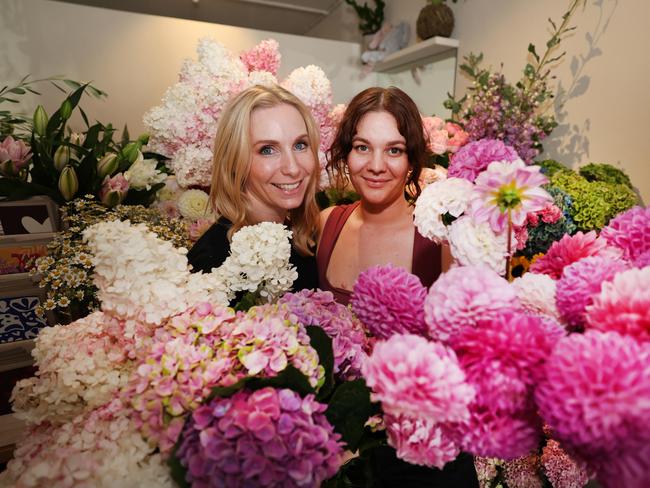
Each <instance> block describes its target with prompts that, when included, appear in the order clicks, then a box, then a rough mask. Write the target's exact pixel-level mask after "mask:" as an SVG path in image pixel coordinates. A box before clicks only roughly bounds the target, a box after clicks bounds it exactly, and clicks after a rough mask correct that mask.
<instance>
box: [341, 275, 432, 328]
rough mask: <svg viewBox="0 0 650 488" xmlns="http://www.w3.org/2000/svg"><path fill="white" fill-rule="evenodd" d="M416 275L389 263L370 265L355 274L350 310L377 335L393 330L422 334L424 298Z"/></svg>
mask: <svg viewBox="0 0 650 488" xmlns="http://www.w3.org/2000/svg"><path fill="white" fill-rule="evenodd" d="M426 296H427V289H426V287H424V286H423V285H422V283H421V282H420V279H419V278H418V277H417V276H415V275H412V274H411V273H409V272H408V271H406V270H405V269H403V268H399V267H395V266H392V265H390V264H388V265H386V266H373V267H372V268H369V269H367V270H366V271H364V272H363V273H361V274H360V275H359V277H358V278H357V281H356V282H355V284H354V288H353V291H352V299H351V300H350V303H351V304H352V310H354V313H355V314H356V315H357V317H359V319H360V320H361V322H363V323H364V325H365V326H366V327H367V328H368V330H369V331H370V333H371V334H372V335H374V336H376V337H378V338H380V339H387V338H389V337H390V336H391V335H393V334H408V333H412V334H418V335H424V334H425V332H426V324H425V323H424V310H423V306H424V299H425V298H426Z"/></svg>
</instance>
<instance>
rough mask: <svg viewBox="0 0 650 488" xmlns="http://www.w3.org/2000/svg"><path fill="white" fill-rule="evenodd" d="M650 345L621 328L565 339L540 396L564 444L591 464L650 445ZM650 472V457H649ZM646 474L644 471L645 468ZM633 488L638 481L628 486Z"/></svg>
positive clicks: (646, 464) (547, 369)
mask: <svg viewBox="0 0 650 488" xmlns="http://www.w3.org/2000/svg"><path fill="white" fill-rule="evenodd" d="M648 364H650V344H647V343H646V344H642V343H639V342H637V341H635V340H634V338H632V337H626V336H621V335H619V334H617V333H615V332H605V333H603V332H595V331H588V332H586V333H585V334H572V335H569V336H567V337H565V338H563V339H561V340H560V342H559V343H558V345H557V346H556V348H555V349H554V351H553V353H552V354H551V356H550V358H549V359H548V361H547V363H546V365H545V366H544V368H543V373H544V375H543V378H542V379H541V380H540V382H539V384H538V386H537V389H536V392H535V399H536V402H537V405H538V408H539V412H540V414H541V415H542V417H543V418H544V420H545V422H546V423H547V424H548V426H549V427H550V428H551V430H552V431H553V436H554V437H555V438H556V439H557V440H558V441H559V442H561V443H562V445H563V447H564V448H565V449H567V451H569V452H570V453H572V454H575V455H577V456H578V457H579V458H580V459H581V460H583V461H585V462H587V464H589V465H590V466H591V467H594V468H597V469H598V465H599V463H602V462H606V463H608V464H609V463H616V462H617V460H618V459H619V458H620V457H623V456H625V453H629V452H633V451H635V450H638V449H639V448H640V447H643V446H646V447H647V446H648V445H649V443H650V424H649V423H648V418H649V416H650V402H648V399H649V398H650V368H649V367H648ZM643 463H644V466H643V467H644V469H645V473H647V472H648V471H650V456H648V457H646V458H645V460H644V461H643ZM642 472H643V471H642ZM625 486H632V485H627V484H626V485H625Z"/></svg>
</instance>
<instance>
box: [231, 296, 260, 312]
mask: <svg viewBox="0 0 650 488" xmlns="http://www.w3.org/2000/svg"><path fill="white" fill-rule="evenodd" d="M257 298H258V297H257V293H255V292H252V291H249V292H246V294H245V295H244V296H243V297H242V298H241V300H239V301H238V302H237V304H236V305H235V306H234V307H233V308H234V309H235V310H236V311H238V312H247V311H248V310H249V309H250V308H251V307H254V306H255V302H256V301H257Z"/></svg>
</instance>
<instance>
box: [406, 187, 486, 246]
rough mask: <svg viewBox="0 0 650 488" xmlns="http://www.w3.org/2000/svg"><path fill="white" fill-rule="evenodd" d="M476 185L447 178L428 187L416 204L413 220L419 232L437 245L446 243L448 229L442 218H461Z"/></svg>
mask: <svg viewBox="0 0 650 488" xmlns="http://www.w3.org/2000/svg"><path fill="white" fill-rule="evenodd" d="M473 188H474V185H473V184H472V183H471V182H469V181H467V180H465V179H462V178H447V179H444V180H439V181H434V182H433V183H431V184H430V185H428V186H427V187H426V188H425V189H424V190H422V193H421V194H420V197H419V198H418V200H417V202H416V204H415V211H414V212H413V218H414V221H415V225H416V226H417V228H418V232H419V233H420V234H422V235H423V236H424V237H426V238H428V239H431V240H433V241H435V242H437V243H440V242H443V241H446V240H447V238H448V232H449V231H448V227H447V226H446V225H445V224H444V222H443V220H442V217H443V215H445V214H447V213H448V214H450V215H452V216H453V217H460V216H461V215H462V214H463V212H464V211H465V209H466V208H467V204H468V202H469V199H470V197H471V195H472V191H473Z"/></svg>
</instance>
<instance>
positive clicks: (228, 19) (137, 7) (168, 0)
mask: <svg viewBox="0 0 650 488" xmlns="http://www.w3.org/2000/svg"><path fill="white" fill-rule="evenodd" d="M56 1H65V2H67V3H76V4H80V5H89V6H93V7H103V8H110V9H115V10H124V11H127V12H139V13H144V14H152V15H162V16H166V17H177V18H181V19H190V20H200V21H203V22H214V23H217V24H227V25H236V26H239V27H248V28H251V29H260V30H267V31H273V32H283V33H286V34H305V33H307V32H308V31H309V30H310V29H311V28H312V27H314V26H315V25H317V24H318V23H319V22H320V21H321V20H323V19H324V18H325V17H327V15H329V13H330V12H332V11H333V10H334V8H335V7H336V6H337V5H338V4H339V3H341V1H342V0H56Z"/></svg>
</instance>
